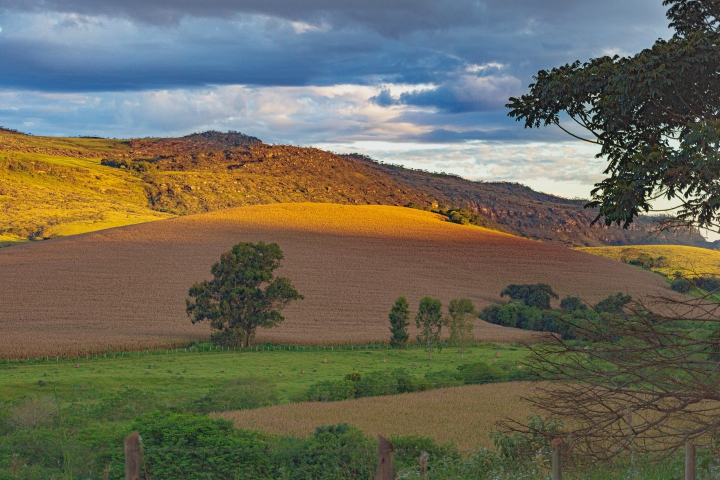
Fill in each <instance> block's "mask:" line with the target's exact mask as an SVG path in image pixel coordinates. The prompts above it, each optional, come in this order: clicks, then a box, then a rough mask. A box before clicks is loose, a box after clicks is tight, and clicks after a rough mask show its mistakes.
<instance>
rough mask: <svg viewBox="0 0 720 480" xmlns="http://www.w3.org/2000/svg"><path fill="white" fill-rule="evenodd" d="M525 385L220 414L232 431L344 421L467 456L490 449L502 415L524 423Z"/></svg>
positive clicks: (297, 432)
mask: <svg viewBox="0 0 720 480" xmlns="http://www.w3.org/2000/svg"><path fill="white" fill-rule="evenodd" d="M533 391H534V386H533V384H532V383H531V382H510V383H495V384H487V385H466V386H463V387H454V388H443V389H439V390H430V391H426V392H415V393H404V394H401V395H392V396H389V397H370V398H359V399H357V400H345V401H341V402H330V403H319V402H304V403H294V404H290V405H278V406H274V407H265V408H258V409H254V410H238V411H234V412H225V413H223V414H221V415H220V416H221V417H222V418H227V419H229V420H232V421H233V422H234V423H235V426H236V427H238V428H247V429H252V430H261V431H266V432H271V433H277V434H280V435H291V436H297V437H304V436H308V435H309V434H311V433H312V432H314V431H315V427H317V426H318V425H321V424H335V423H349V424H350V425H353V426H356V427H358V428H360V429H361V430H363V431H364V432H366V433H367V434H370V435H373V436H375V435H384V436H392V435H421V436H427V437H432V438H434V439H435V440H437V441H438V442H439V443H448V442H452V443H456V444H457V447H458V449H459V450H461V451H464V452H470V451H474V450H477V449H478V448H479V447H487V448H492V446H493V445H492V439H490V436H489V434H490V432H491V431H492V430H495V429H496V428H495V423H496V422H498V421H499V420H502V419H504V418H507V417H511V418H513V419H515V420H524V419H525V417H526V416H527V415H529V414H530V413H532V412H531V411H530V409H529V406H528V405H527V404H526V403H525V402H523V401H522V400H521V397H526V396H529V395H532V393H533Z"/></svg>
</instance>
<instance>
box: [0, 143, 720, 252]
mask: <svg viewBox="0 0 720 480" xmlns="http://www.w3.org/2000/svg"><path fill="white" fill-rule="evenodd" d="M308 201H309V202H327V203H342V204H383V205H408V204H414V205H417V206H418V207H419V208H424V209H430V208H433V207H442V208H448V207H467V208H469V209H471V210H473V211H475V212H477V213H479V214H480V216H481V223H482V224H483V225H487V226H491V227H493V228H496V229H499V230H502V231H506V232H509V233H513V234H515V235H519V236H524V237H528V238H533V239H539V240H542V241H544V242H547V243H552V244H558V245H566V246H598V245H608V244H610V245H615V244H636V243H680V244H690V245H697V246H703V247H710V246H712V245H711V244H709V243H707V242H705V241H704V239H702V237H701V236H699V235H698V234H694V235H688V234H683V235H665V236H659V237H655V238H653V239H650V240H648V238H647V233H648V231H649V230H650V228H651V225H650V222H649V221H648V220H639V221H638V222H637V224H636V225H634V227H633V228H632V229H630V230H622V229H620V228H615V227H613V228H601V227H598V226H594V227H593V226H590V221H591V220H592V219H593V218H594V213H593V212H591V211H587V210H584V209H583V202H582V201H578V200H566V199H562V198H558V197H554V196H551V195H546V194H542V193H538V192H534V191H532V190H531V189H529V188H527V187H524V186H522V185H518V184H510V183H491V182H473V181H469V180H464V179H461V178H459V177H456V176H452V175H443V174H431V173H427V172H422V171H416V170H409V169H405V168H402V167H398V166H393V165H384V164H379V163H376V162H374V161H372V160H371V159H368V158H367V157H363V156H358V155H347V156H340V155H335V154H333V153H330V152H325V151H322V150H318V149H314V148H299V147H292V146H282V145H267V144H264V143H262V142H261V141H260V140H259V139H257V138H254V137H249V136H246V135H243V134H240V133H236V132H228V133H219V132H205V133H202V134H193V135H188V136H186V137H181V138H165V139H131V140H123V141H121V140H107V139H88V138H49V137H32V136H28V135H23V134H19V133H17V132H11V131H3V130H0V242H2V241H3V240H6V241H13V240H14V241H21V240H26V239H41V238H51V237H54V236H64V235H67V234H70V233H78V232H82V231H91V230H97V229H101V228H106V227H108V226H114V225H123V224H132V223H139V222H144V221H147V220H152V219H158V218H165V217H168V216H172V215H185V214H191V213H199V212H206V211H213V210H219V209H223V208H228V207H235V206H242V205H257V204H268V203H283V202H308Z"/></svg>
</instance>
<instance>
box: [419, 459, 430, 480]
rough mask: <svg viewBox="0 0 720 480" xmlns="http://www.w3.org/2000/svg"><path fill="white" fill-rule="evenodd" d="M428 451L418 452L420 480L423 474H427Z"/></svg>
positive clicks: (423, 477) (423, 478)
mask: <svg viewBox="0 0 720 480" xmlns="http://www.w3.org/2000/svg"><path fill="white" fill-rule="evenodd" d="M428 456H429V455H428V453H427V452H422V453H421V454H420V478H422V480H425V476H426V475H427V459H428Z"/></svg>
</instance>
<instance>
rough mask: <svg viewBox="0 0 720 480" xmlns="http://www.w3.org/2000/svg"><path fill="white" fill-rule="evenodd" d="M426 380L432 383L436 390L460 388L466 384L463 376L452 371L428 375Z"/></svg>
mask: <svg viewBox="0 0 720 480" xmlns="http://www.w3.org/2000/svg"><path fill="white" fill-rule="evenodd" d="M425 379H426V380H428V381H429V382H430V383H432V385H433V387H434V388H447V387H458V386H460V385H462V384H463V383H464V379H463V376H462V374H461V373H460V372H457V371H455V372H453V371H452V370H441V371H439V372H431V373H427V374H425Z"/></svg>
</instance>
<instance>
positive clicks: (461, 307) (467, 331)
mask: <svg viewBox="0 0 720 480" xmlns="http://www.w3.org/2000/svg"><path fill="white" fill-rule="evenodd" d="M448 312H449V313H450V316H449V317H448V319H447V322H446V323H447V324H448V326H449V327H450V339H449V340H448V341H449V342H450V343H451V344H452V343H457V344H458V345H459V346H460V357H461V358H464V357H465V349H466V348H467V347H468V346H470V345H472V344H473V343H474V342H475V336H474V335H473V328H474V327H475V324H474V323H473V320H475V318H476V317H477V312H476V311H475V306H474V305H473V303H472V301H471V300H470V299H469V298H461V299H459V300H451V301H450V306H449V307H448Z"/></svg>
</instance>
